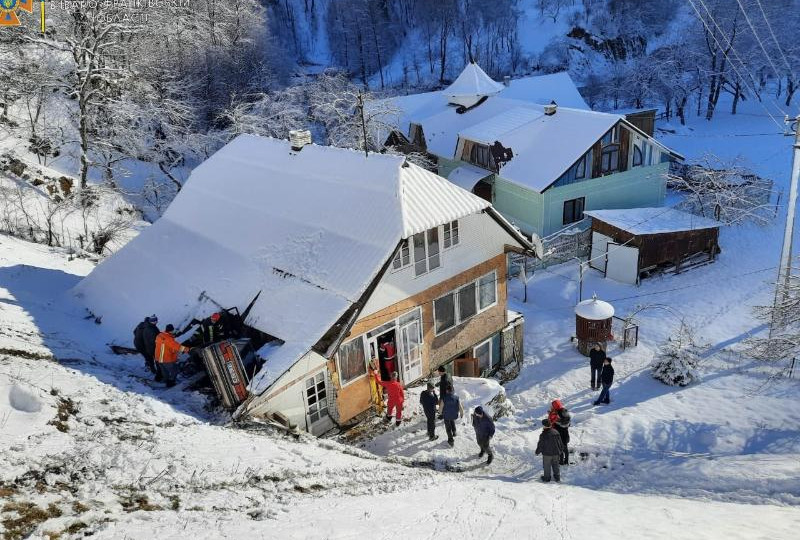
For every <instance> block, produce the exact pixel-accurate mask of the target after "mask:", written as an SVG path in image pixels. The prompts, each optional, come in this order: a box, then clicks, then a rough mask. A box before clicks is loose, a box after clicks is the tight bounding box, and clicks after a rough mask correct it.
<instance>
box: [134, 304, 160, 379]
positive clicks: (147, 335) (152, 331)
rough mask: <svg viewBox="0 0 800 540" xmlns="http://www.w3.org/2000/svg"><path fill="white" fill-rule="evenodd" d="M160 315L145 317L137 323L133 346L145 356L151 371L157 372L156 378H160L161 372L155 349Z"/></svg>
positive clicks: (145, 361) (146, 363) (146, 364)
mask: <svg viewBox="0 0 800 540" xmlns="http://www.w3.org/2000/svg"><path fill="white" fill-rule="evenodd" d="M157 322H158V317H156V316H155V315H151V316H149V317H145V318H144V320H143V321H142V322H140V323H139V324H137V325H136V328H135V329H134V331H133V346H134V347H135V348H136V350H137V351H139V353H140V354H141V355H142V356H143V357H144V363H145V366H147V369H149V370H150V372H151V373H155V374H156V379H158V378H159V376H160V373H159V372H158V370H157V369H156V365H155V360H154V356H155V351H156V336H158V334H159V331H158V326H156V323H157Z"/></svg>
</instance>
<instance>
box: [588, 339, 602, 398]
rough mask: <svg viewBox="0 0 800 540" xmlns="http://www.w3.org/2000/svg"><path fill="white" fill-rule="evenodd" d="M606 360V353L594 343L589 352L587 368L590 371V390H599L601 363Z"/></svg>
mask: <svg viewBox="0 0 800 540" xmlns="http://www.w3.org/2000/svg"><path fill="white" fill-rule="evenodd" d="M605 359H606V352H605V351H604V350H603V349H602V347H600V344H599V343H595V344H594V347H592V350H590V351H589V368H590V369H591V370H592V390H597V389H599V388H600V372H601V371H602V370H603V361H604V360H605Z"/></svg>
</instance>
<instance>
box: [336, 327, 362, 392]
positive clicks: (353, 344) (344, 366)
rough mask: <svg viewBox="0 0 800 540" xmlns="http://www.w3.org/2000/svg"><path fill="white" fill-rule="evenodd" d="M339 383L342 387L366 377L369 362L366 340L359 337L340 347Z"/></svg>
mask: <svg viewBox="0 0 800 540" xmlns="http://www.w3.org/2000/svg"><path fill="white" fill-rule="evenodd" d="M338 356H339V381H340V382H341V384H342V386H345V385H346V384H348V383H350V382H352V381H354V380H356V379H358V378H359V377H362V376H363V375H366V373H367V360H366V355H365V354H364V339H363V338H362V337H361V336H359V337H357V338H356V339H354V340H351V341H348V342H347V343H343V344H342V346H341V347H339V354H338Z"/></svg>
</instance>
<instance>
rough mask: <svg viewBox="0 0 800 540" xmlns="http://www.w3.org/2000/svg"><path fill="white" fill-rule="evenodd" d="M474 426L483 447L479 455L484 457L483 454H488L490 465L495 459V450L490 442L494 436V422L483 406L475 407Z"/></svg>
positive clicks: (473, 414)
mask: <svg viewBox="0 0 800 540" xmlns="http://www.w3.org/2000/svg"><path fill="white" fill-rule="evenodd" d="M472 427H473V428H475V438H476V439H477V441H478V446H479V447H480V449H481V453H480V454H478V457H479V458H482V457H483V454H487V455H488V458H487V459H486V464H487V465H489V464H491V463H492V460H494V451H492V447H491V444H490V443H491V441H492V437H494V422H493V421H492V419H491V417H490V416H489V415H488V414H486V411H484V410H483V407H475V412H473V413H472Z"/></svg>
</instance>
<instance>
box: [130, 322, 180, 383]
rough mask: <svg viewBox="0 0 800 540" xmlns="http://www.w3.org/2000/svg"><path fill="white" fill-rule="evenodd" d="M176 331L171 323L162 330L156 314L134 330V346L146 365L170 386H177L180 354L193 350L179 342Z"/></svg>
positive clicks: (157, 379)
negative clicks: (159, 327)
mask: <svg viewBox="0 0 800 540" xmlns="http://www.w3.org/2000/svg"><path fill="white" fill-rule="evenodd" d="M174 332H175V327H174V326H172V325H171V324H168V325H167V326H165V327H164V331H163V332H162V331H160V330H159V329H158V317H156V316H155V315H150V316H149V317H145V318H144V320H143V321H142V322H140V323H139V324H137V325H136V328H134V330H133V346H134V347H135V348H136V350H137V351H139V354H141V355H142V356H143V357H144V363H145V366H146V367H147V369H148V370H149V371H150V372H151V373H153V374H154V375H155V380H156V381H158V382H160V381H164V383H165V384H166V385H167V387H168V388H169V387H173V386H175V382H176V380H177V377H178V355H180V353H184V352H189V351H190V350H191V349H190V348H189V347H185V346H183V345H181V344H180V343H178V341H177V340H176V339H175V334H174Z"/></svg>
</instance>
